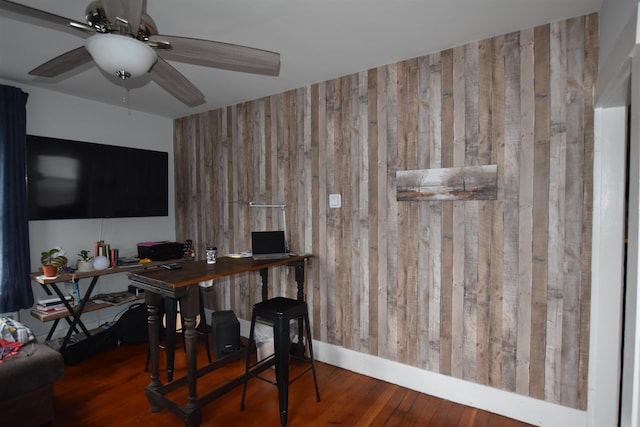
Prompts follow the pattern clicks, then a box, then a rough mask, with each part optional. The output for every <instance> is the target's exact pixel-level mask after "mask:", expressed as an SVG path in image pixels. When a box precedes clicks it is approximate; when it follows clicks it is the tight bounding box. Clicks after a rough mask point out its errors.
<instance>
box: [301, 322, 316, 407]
mask: <svg viewBox="0 0 640 427" xmlns="http://www.w3.org/2000/svg"><path fill="white" fill-rule="evenodd" d="M304 323H305V327H306V330H307V343H308V344H309V359H310V360H311V373H312V374H313V385H314V386H315V388H316V402H320V390H318V380H317V378H316V361H315V359H314V358H313V343H312V342H311V326H310V324H309V313H305V315H304Z"/></svg>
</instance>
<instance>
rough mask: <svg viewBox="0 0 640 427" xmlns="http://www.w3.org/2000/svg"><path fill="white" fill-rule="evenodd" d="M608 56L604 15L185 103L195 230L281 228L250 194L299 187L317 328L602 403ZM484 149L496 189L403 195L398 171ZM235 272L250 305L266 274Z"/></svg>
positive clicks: (425, 363)
mask: <svg viewBox="0 0 640 427" xmlns="http://www.w3.org/2000/svg"><path fill="white" fill-rule="evenodd" d="M596 67H597V15H593V16H588V17H579V18H574V19H570V20H567V21H563V22H557V23H552V24H550V25H544V26H540V27H537V28H534V29H528V30H523V31H519V32H514V33H511V34H506V35H504V36H499V37H494V38H492V39H488V40H481V41H477V42H473V43H469V44H467V45H465V46H459V47H455V48H453V49H449V50H446V51H443V52H439V53H435V54H431V55H426V56H423V57H420V58H416V59H411V60H408V61H403V62H399V63H396V64H389V65H385V66H381V67H378V68H375V69H372V70H367V71H362V72H360V73H355V74H352V75H348V76H344V77H341V78H338V79H335V80H331V81H326V82H321V83H317V84H314V85H312V86H308V87H303V88H300V89H297V90H294V91H290V92H286V93H283V94H279V95H274V96H270V97H267V98H264V99H260V100H255V101H250V102H245V103H242V104H239V105H235V106H230V107H226V108H222V109H219V110H215V111H210V112H206V113H201V114H197V115H194V116H191V117H185V118H183V119H179V120H176V122H175V162H176V164H175V170H176V210H177V211H176V233H177V237H178V238H179V239H187V238H191V239H193V240H194V243H195V247H196V250H197V251H198V252H199V253H200V254H202V253H203V251H204V247H205V246H206V245H208V244H216V245H217V246H218V249H219V251H220V253H221V254H224V253H227V252H236V251H240V250H244V249H248V248H249V236H250V232H251V231H252V230H258V229H274V228H282V219H281V218H282V217H281V213H280V211H279V210H277V209H250V208H249V206H248V202H249V201H256V202H257V203H266V204H286V205H287V207H286V214H287V228H288V234H289V236H288V237H289V239H290V242H291V249H292V250H293V251H299V252H311V253H313V254H314V255H316V257H315V258H314V259H313V261H312V262H311V263H310V264H309V266H308V272H307V273H308V274H307V277H308V282H307V295H306V297H307V300H308V301H309V303H310V305H311V312H312V316H313V319H312V323H313V332H314V334H315V337H316V338H317V339H320V340H322V341H324V342H327V343H330V344H334V345H340V346H344V347H346V348H349V349H352V350H355V351H359V352H365V353H370V354H373V355H376V356H380V357H383V358H387V359H391V360H395V361H398V362H401V363H405V364H408V365H412V366H418V367H420V368H424V369H428V370H430V371H433V372H437V373H441V374H445V375H452V376H455V377H458V378H462V379H465V380H467V381H473V382H476V383H479V384H485V385H488V386H491V387H496V388H500V389H504V390H509V391H514V392H516V393H519V394H522V395H526V396H531V397H535V398H539V399H545V400H547V401H550V402H554V403H558V404H561V405H565V406H569V407H572V408H578V409H585V407H586V396H587V365H588V356H589V355H588V348H589V340H588V333H589V302H590V280H591V278H590V256H591V248H590V245H591V235H590V232H591V212H592V176H591V174H592V168H593V165H592V162H593V101H592V96H591V93H592V87H593V83H594V79H595V76H596V71H597V70H596ZM484 165H496V166H497V169H496V170H497V176H496V191H495V200H455V201H440V200H427V201H416V200H411V201H406V202H398V201H397V200H396V189H397V184H398V180H397V177H396V174H397V173H398V172H401V171H406V170H416V169H444V168H469V167H475V166H484ZM332 193H339V194H341V195H342V207H341V208H339V209H334V208H329V206H328V197H329V194H332ZM271 274H272V275H273V277H271V278H270V279H271V280H272V283H273V284H274V288H273V293H274V294H275V293H279V294H286V295H290V296H293V295H294V290H295V286H294V284H293V283H294V280H293V273H292V271H287V270H282V271H278V272H275V271H274V272H273V273H271ZM220 285H221V286H214V287H213V288H211V289H210V290H208V291H207V304H208V305H209V306H210V307H212V308H231V309H233V310H235V311H236V313H237V315H238V316H239V317H243V318H249V316H250V309H251V302H252V301H255V300H256V298H257V297H258V295H259V286H260V283H259V278H258V277H256V275H246V276H243V277H239V278H234V279H229V280H228V281H225V282H223V283H221V284H220Z"/></svg>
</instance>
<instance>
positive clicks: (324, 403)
mask: <svg viewBox="0 0 640 427" xmlns="http://www.w3.org/2000/svg"><path fill="white" fill-rule="evenodd" d="M198 351H199V352H200V353H199V354H198V361H199V364H203V363H205V362H206V354H205V352H204V346H202V345H198ZM146 354H147V348H146V344H144V345H131V346H122V347H119V348H116V349H114V350H110V351H106V352H103V353H101V354H99V355H97V356H94V357H92V358H90V359H87V360H85V361H83V362H81V363H79V364H76V365H67V366H66V367H65V376H64V378H63V379H62V380H60V381H58V382H56V383H55V385H54V393H55V414H56V416H55V421H54V423H53V427H63V426H64V427H70V426H83V427H84V426H92V427H99V426H119V427H123V426H124V427H126V426H136V427H143V426H151V425H153V426H154V427H165V426H167V427H168V426H180V425H182V423H181V421H180V419H178V417H176V416H175V415H173V414H171V413H169V412H167V411H161V412H159V413H151V410H150V405H149V403H148V401H147V399H146V397H145V394H144V388H145V387H146V386H147V385H148V384H149V373H148V372H144V364H145V360H146ZM163 358H164V351H163V350H161V364H160V366H161V372H160V375H161V380H162V381H163V382H165V381H166V372H165V371H164V364H163V363H162V359H163ZM316 367H317V373H318V384H319V388H320V397H321V401H320V402H316V401H315V393H314V392H313V378H312V376H311V374H310V373H309V374H306V375H304V376H303V377H301V378H300V379H299V380H297V381H296V382H294V383H293V384H292V385H291V386H290V388H289V423H288V426H289V427H296V426H304V427H309V426H327V425H341V426H428V427H436V426H438V427H445V426H463V427H489V426H491V427H525V426H528V425H529V424H525V423H522V422H518V421H514V420H511V419H508V418H505V417H502V416H499V415H495V414H492V413H488V412H485V411H481V410H478V409H474V408H469V407H465V406H463V405H459V404H456V403H453V402H450V401H447V400H442V399H438V398H435V397H432V396H428V395H425V394H422V393H418V392H415V391H412V390H409V389H406V388H403V387H399V386H396V385H393V384H389V383H385V382H383V381H379V380H376V379H373V378H369V377H366V376H363V375H359V374H356V373H353V372H351V371H347V370H344V369H339V368H336V367H334V366H331V365H328V364H325V363H319V362H318V363H317V364H316ZM243 369H244V367H243V362H237V363H235V362H234V363H232V364H230V365H228V366H227V367H225V368H224V369H220V370H218V371H216V372H215V373H212V374H208V375H207V376H205V377H203V378H202V379H201V380H199V381H198V390H199V391H200V394H202V393H203V392H205V391H206V390H207V389H208V387H214V386H215V384H216V383H220V382H222V381H226V380H228V379H230V378H233V377H235V376H237V375H239V374H240V373H241V372H243ZM292 369H296V367H292ZM175 372H176V376H175V378H178V377H180V376H182V375H184V373H185V364H184V352H183V349H182V348H178V349H177V350H176V367H175ZM180 395H186V391H184V392H181V393H177V395H176V399H182V397H183V396H180ZM178 396H180V397H178ZM241 396H242V387H237V388H235V389H234V390H232V391H231V392H229V393H227V394H226V395H224V396H222V397H221V398H219V399H218V400H215V401H214V402H212V403H211V404H209V405H207V406H205V407H204V408H203V411H202V420H203V422H202V425H203V426H243V427H250V426H260V427H265V426H278V425H279V417H278V400H277V399H278V395H277V391H276V388H275V387H274V386H272V385H270V384H268V383H266V382H264V381H260V380H256V379H254V380H252V381H250V382H249V384H248V388H247V398H246V404H245V406H246V409H245V410H244V411H240V399H241ZM184 400H186V396H184Z"/></svg>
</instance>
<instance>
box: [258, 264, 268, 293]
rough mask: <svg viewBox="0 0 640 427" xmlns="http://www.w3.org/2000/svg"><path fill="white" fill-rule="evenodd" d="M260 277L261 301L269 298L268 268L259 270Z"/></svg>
mask: <svg viewBox="0 0 640 427" xmlns="http://www.w3.org/2000/svg"><path fill="white" fill-rule="evenodd" d="M260 277H261V278H262V301H266V300H268V299H269V269H268V268H263V269H262V270H260Z"/></svg>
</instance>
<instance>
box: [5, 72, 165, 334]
mask: <svg viewBox="0 0 640 427" xmlns="http://www.w3.org/2000/svg"><path fill="white" fill-rule="evenodd" d="M0 83H2V84H6V85H10V86H15V87H20V88H21V89H22V90H23V91H24V92H26V93H28V94H29V98H28V101H27V133H29V134H33V135H42V136H49V137H54V138H64V139H71V140H77V141H86V142H94V143H101V144H110V145H119V146H127V147H135V148H144V149H150V150H158V151H166V152H168V153H169V216H167V217H149V218H121V219H118V218H116V219H104V220H101V219H83V220H54V221H30V222H29V245H30V248H31V269H32V270H34V271H35V270H36V269H37V268H38V267H39V265H40V252H42V251H44V250H48V249H50V248H52V247H55V246H61V247H62V248H63V249H64V250H65V252H66V254H67V255H68V257H69V261H70V263H75V262H76V261H77V259H78V257H77V253H78V252H79V251H80V250H81V249H89V250H91V251H93V248H94V244H95V242H96V241H98V240H104V241H105V242H106V243H109V244H110V245H111V247H112V248H118V249H119V250H120V253H121V255H122V256H131V255H135V254H136V253H137V252H136V251H137V249H136V244H137V243H138V242H142V241H150V240H174V239H175V214H174V211H175V208H174V206H175V202H174V197H173V195H174V194H175V191H174V181H173V175H174V174H173V121H172V120H171V119H167V118H164V117H157V116H152V115H148V114H144V113H140V112H137V111H133V110H131V111H130V110H129V109H128V108H127V107H126V106H123V107H113V106H109V105H106V104H102V103H98V102H93V101H89V100H86V99H82V98H76V97H72V96H68V95H63V94H60V93H58V92H55V91H50V90H45V89H41V88H37V87H30V86H28V85H18V84H15V83H13V82H9V81H2V80H0ZM131 102H134V103H135V99H131ZM149 185H153V184H152V183H150V184H149ZM80 283H81V285H84V286H81V288H83V289H86V287H87V286H88V284H89V282H88V280H83V281H81V282H80ZM127 285H128V282H127V280H126V276H125V275H124V274H114V275H111V276H104V277H102V278H100V280H99V281H98V285H97V286H96V290H95V291H94V294H95V293H100V292H114V291H120V290H125V289H127ZM33 289H34V293H35V296H36V298H37V297H39V296H44V295H45V294H44V292H43V291H42V289H41V287H40V285H38V284H36V283H33ZM121 310H122V307H117V308H113V309H106V310H101V311H96V312H92V313H87V314H85V315H84V316H83V321H85V323H86V324H87V327H89V328H91V327H95V326H98V325H100V324H102V323H104V322H105V321H110V320H112V319H113V318H114V317H115V316H117V315H118V313H119V312H120V311H121ZM20 321H21V322H23V323H25V324H26V325H28V326H29V327H31V328H32V329H33V331H34V332H35V334H36V335H37V336H38V337H39V338H40V339H44V337H45V336H46V334H47V332H48V331H49V328H50V326H51V323H45V324H43V323H41V322H40V321H38V320H36V319H35V318H33V317H32V316H31V314H30V310H22V311H21V312H20ZM63 323H64V322H62V323H61V324H60V326H59V327H58V330H57V332H56V335H55V336H59V335H60V334H61V333H62V331H64V330H65V328H64V324H63Z"/></svg>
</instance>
